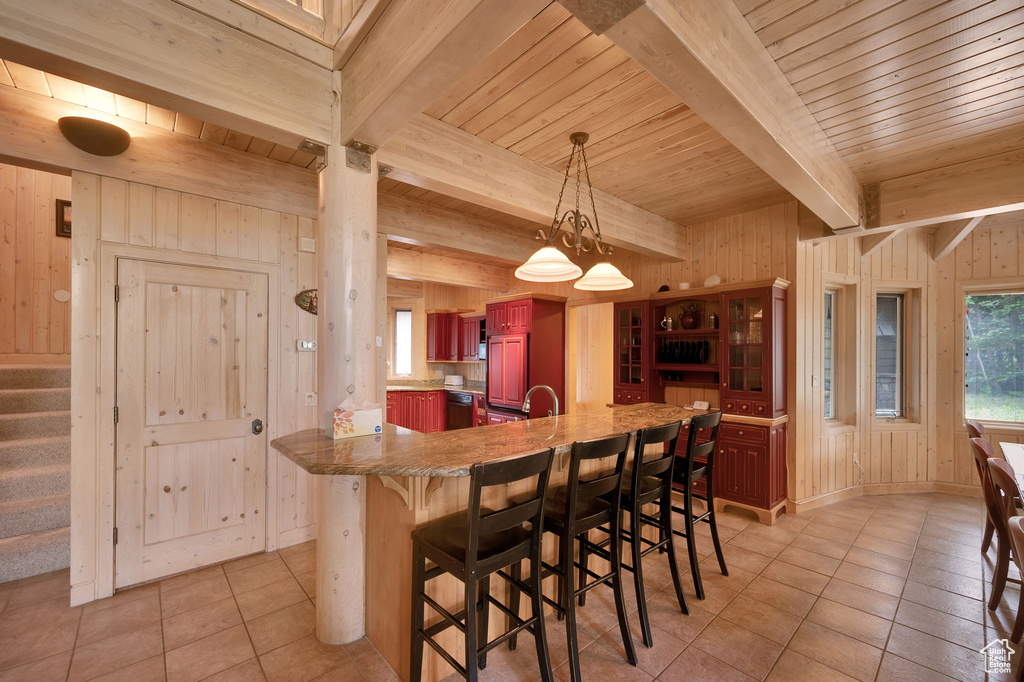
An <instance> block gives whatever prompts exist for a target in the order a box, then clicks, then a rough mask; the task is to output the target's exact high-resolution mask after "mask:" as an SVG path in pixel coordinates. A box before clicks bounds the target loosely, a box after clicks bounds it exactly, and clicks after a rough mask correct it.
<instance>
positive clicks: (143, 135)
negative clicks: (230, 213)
mask: <svg viewBox="0 0 1024 682" xmlns="http://www.w3.org/2000/svg"><path fill="white" fill-rule="evenodd" d="M62 116H87V117H90V118H100V119H103V120H106V121H109V122H111V123H114V124H116V125H118V126H120V127H121V128H123V129H125V130H127V131H128V133H129V134H131V136H132V143H131V146H129V147H128V150H127V151H125V152H124V153H123V154H119V155H118V156H94V155H92V154H87V153H85V152H83V151H81V150H80V149H78V148H77V147H74V146H73V145H72V144H71V143H70V142H68V141H67V140H66V139H64V136H63V135H62V134H61V132H60V130H59V129H58V127H57V119H59V118H61V117H62ZM0 159H4V160H5V161H11V162H13V163H19V164H23V165H28V166H32V167H35V168H41V169H44V170H53V171H57V172H61V171H64V172H66V171H67V170H79V171H85V172H87V173H96V174H97V175H106V176H109V177H112V178H118V179H121V180H129V181H132V182H140V183H144V184H147V185H155V186H157V187H166V188H168V189H174V190H178V191H181V192H189V193H192V194H199V195H202V196H207V197H213V198H216V199H224V200H227V201H236V202H238V203H242V204H246V205H250V206H259V207H260V208H268V209H272V210H275V211H283V212H286V213H295V214H297V215H301V216H305V217H308V218H316V217H317V196H318V195H317V178H316V175H315V174H314V173H313V172H312V171H309V170H306V169H305V168H299V167H298V166H293V165H291V164H287V163H282V162H280V161H271V160H270V159H264V158H261V157H259V156H256V155H255V154H247V153H245V152H243V151H238V150H236V149H231V148H230V147H226V146H224V145H220V144H213V143H210V142H204V141H202V140H199V139H196V138H193V137H189V136H188V135H182V134H181V133H174V132H170V131H166V130H163V129H161V128H158V127H157V126H151V125H147V124H145V123H138V122H136V121H133V120H131V119H129V118H125V117H119V116H112V115H109V114H104V113H102V112H99V111H97V110H95V109H86V108H85V107H82V106H79V105H77V104H70V103H68V102H62V101H60V100H56V99H53V98H51V97H46V96H44V95H37V94H35V93H32V92H28V91H27V90H19V89H15V88H12V87H8V86H0ZM197 170H198V171H201V172H198V173H197Z"/></svg>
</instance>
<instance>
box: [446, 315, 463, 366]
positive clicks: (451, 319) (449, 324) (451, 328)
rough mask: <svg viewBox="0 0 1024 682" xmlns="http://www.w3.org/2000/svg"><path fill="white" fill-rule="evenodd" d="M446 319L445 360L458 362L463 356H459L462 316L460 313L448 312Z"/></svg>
mask: <svg viewBox="0 0 1024 682" xmlns="http://www.w3.org/2000/svg"><path fill="white" fill-rule="evenodd" d="M444 321H445V333H444V337H445V338H444V341H445V346H444V347H445V350H444V357H443V358H442V359H443V360H447V361H448V362H457V361H458V360H461V359H462V358H460V357H459V332H460V331H461V325H460V324H459V323H460V322H461V321H462V318H461V317H459V314H458V313H446V314H445V316H444Z"/></svg>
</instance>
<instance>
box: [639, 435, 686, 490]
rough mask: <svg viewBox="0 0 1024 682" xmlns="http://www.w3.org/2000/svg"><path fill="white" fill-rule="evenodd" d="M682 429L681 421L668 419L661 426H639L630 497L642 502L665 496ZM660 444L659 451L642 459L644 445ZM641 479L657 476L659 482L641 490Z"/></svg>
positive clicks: (642, 486)
mask: <svg viewBox="0 0 1024 682" xmlns="http://www.w3.org/2000/svg"><path fill="white" fill-rule="evenodd" d="M682 428H683V423H682V422H681V421H677V422H672V423H671V424H666V425H664V426H656V427H653V428H650V429H641V430H640V431H638V432H637V436H636V447H635V448H634V451H633V477H632V480H631V481H630V489H631V490H632V491H633V495H634V499H635V500H637V504H638V505H642V504H645V503H646V501H647V500H648V499H651V500H654V499H658V498H659V497H665V498H666V499H667V497H668V495H669V493H670V491H671V487H672V469H673V466H674V465H675V460H676V445H677V444H678V442H679V432H680V431H681V430H682ZM659 444H664V445H665V448H664V450H663V452H660V453H658V454H656V455H653V454H652V455H651V456H648V457H646V458H645V456H644V452H645V450H646V449H647V446H648V445H659ZM643 479H657V480H658V481H659V482H660V484H659V485H658V486H657V487H656V488H654V489H650V490H649V492H647V493H641V492H640V491H641V490H643V489H644V488H645V487H648V488H649V486H644V485H641V481H642V480H643Z"/></svg>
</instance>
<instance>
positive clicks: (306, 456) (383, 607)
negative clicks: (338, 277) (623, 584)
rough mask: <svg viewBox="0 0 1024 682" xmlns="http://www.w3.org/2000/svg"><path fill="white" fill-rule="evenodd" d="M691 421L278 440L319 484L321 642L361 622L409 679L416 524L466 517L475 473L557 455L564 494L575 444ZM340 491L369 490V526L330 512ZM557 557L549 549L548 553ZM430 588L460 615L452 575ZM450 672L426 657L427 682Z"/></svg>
mask: <svg viewBox="0 0 1024 682" xmlns="http://www.w3.org/2000/svg"><path fill="white" fill-rule="evenodd" d="M693 415H694V412H693V411H692V410H687V409H684V408H681V407H675V406H671V405H660V404H657V405H656V404H651V403H644V404H639V405H630V406H623V407H613V408H608V409H605V410H602V411H599V412H587V413H580V414H572V415H559V416H555V417H545V418H540V419H530V420H525V421H520V422H515V423H508V424H500V425H495V426H486V427H481V428H474V429H462V430H458V431H445V432H441V433H429V434H428V433H419V432H416V431H411V430H409V429H404V428H401V427H396V426H392V425H390V424H385V425H384V428H383V433H381V434H380V435H374V436H362V437H359V438H350V439H344V440H333V439H330V438H327V437H326V436H324V434H323V431H322V430H320V429H307V430H305V431H299V432H296V433H293V434H290V435H287V436H283V437H281V438H278V439H276V440H274V441H273V442H272V443H271V445H272V446H273V447H274V448H275V449H276V450H278V451H279V452H281V453H282V454H283V455H285V456H286V457H288V458H289V459H291V460H292V461H293V462H295V463H296V464H297V465H299V466H300V467H302V468H303V469H305V470H306V471H308V472H309V473H310V474H313V475H316V476H320V477H322V478H321V479H320V485H319V486H318V488H319V492H320V494H321V495H322V499H321V500H320V502H319V506H318V510H319V513H318V517H317V523H318V529H317V531H318V532H317V537H318V540H317V595H316V604H317V636H318V637H319V638H320V639H321V640H323V641H326V642H328V643H332V644H336V643H339V642H338V638H337V637H336V636H335V635H333V634H332V633H334V632H335V631H336V630H337V622H336V621H337V620H338V619H339V618H344V619H346V621H347V622H346V626H347V631H349V632H351V629H352V626H353V622H356V623H363V622H364V623H365V633H366V635H367V637H368V638H369V639H370V641H372V642H373V644H374V645H375V646H376V647H377V649H378V651H380V652H381V654H382V655H383V656H384V658H385V659H386V660H387V661H388V663H389V664H390V665H391V667H392V668H394V669H395V671H396V672H398V674H399V676H401V677H402V679H408V670H409V630H410V598H411V595H410V592H411V587H410V585H411V563H412V559H411V554H412V543H411V541H410V539H409V534H410V532H411V531H412V529H413V528H415V527H416V526H417V525H420V524H422V523H426V522H428V521H431V520H433V519H436V518H440V517H444V516H448V515H450V514H454V513H457V512H460V511H464V510H465V509H466V507H467V505H468V500H469V478H468V477H469V473H470V469H471V467H472V466H473V464H476V463H478V462H486V461H488V460H491V459H497V458H501V457H509V456H514V455H521V454H527V453H530V452H536V451H537V450H541V449H544V448H554V449H555V455H556V457H555V465H554V470H553V471H552V478H551V484H552V485H557V484H559V483H561V482H563V481H564V478H565V475H566V473H565V468H566V460H567V456H568V453H569V451H570V450H571V448H572V443H573V442H574V441H577V440H589V439H592V438H600V437H602V436H609V435H614V434H620V433H628V432H632V431H635V430H637V429H642V428H648V427H652V426H660V425H663V424H667V423H671V422H673V421H677V420H680V421H682V422H683V423H684V424H685V423H689V420H690V418H691V417H692V416H693ZM595 466H600V463H596V464H595ZM339 484H342V486H343V487H345V488H349V489H351V488H355V489H358V487H359V486H360V485H362V486H364V488H365V496H366V505H365V510H364V519H365V520H362V519H352V518H341V512H340V511H339V510H338V509H334V508H333V507H332V503H331V500H334V499H338V490H337V487H338V486H339ZM332 486H334V487H333V488H332ZM488 492H489V493H491V494H492V495H495V496H498V497H496V498H489V499H485V500H484V502H485V504H488V503H489V504H498V505H500V504H503V503H504V498H505V497H507V496H509V495H514V494H517V493H518V492H520V490H519V489H517V488H516V487H514V486H513V487H510V488H508V489H507V490H502V491H498V490H489V491H488ZM339 509H347V510H349V511H347V512H344V513H345V514H347V515H351V509H352V506H351V505H350V504H342V505H341V506H340V507H339ZM334 512H337V513H334ZM353 533H358V534H360V536H361V538H365V541H364V543H363V545H361V549H362V550H363V556H364V557H365V559H364V563H363V566H362V567H355V569H354V568H353V566H352V561H353V559H354V557H353V552H352V548H353V535H352V534H353ZM552 549H553V548H552V547H545V554H546V555H547V554H548V553H549V552H551V550H552ZM346 567H347V568H346ZM358 568H362V569H363V570H357V569H358ZM364 575H365V580H364V578H363V576H364ZM432 583H433V584H432V585H431V586H430V590H429V592H430V594H431V596H433V597H434V599H437V600H438V601H440V602H441V603H442V604H445V605H446V606H452V607H454V605H455V604H456V603H457V602H458V598H459V597H458V595H460V594H461V589H460V588H459V586H458V583H457V582H456V581H455V580H454V579H453V578H451V577H450V576H444V577H442V578H439V579H437V580H434V581H432ZM361 591H362V593H363V594H364V595H365V621H362V620H361V618H360V615H362V614H358V613H353V612H352V611H353V609H358V608H359V607H361V606H362V605H363V603H364V602H363V600H362V599H358V598H356V597H357V596H358V594H359V593H360V592H361ZM495 592H498V590H495ZM499 594H500V593H499ZM455 610H457V609H455ZM428 618H429V616H428ZM492 620H494V621H495V623H494V626H493V633H497V632H498V631H499V630H500V628H502V627H503V626H504V618H495V619H492ZM356 627H357V626H356ZM493 633H492V634H493ZM447 634H449V639H448V640H447V641H446V642H445V645H446V646H447V647H448V648H449V651H450V652H452V653H453V654H454V655H455V656H456V658H460V657H462V656H463V655H464V653H463V651H462V646H461V642H460V641H459V640H458V638H457V637H456V636H455V632H454V630H452V631H450V632H449V633H447ZM449 672H451V669H450V668H449V667H448V666H447V664H446V663H444V661H443V660H442V659H441V658H440V657H439V656H437V655H436V654H435V653H434V652H432V651H430V650H429V649H428V650H427V655H426V656H425V658H424V679H425V680H436V679H441V678H442V677H444V676H445V675H447V674H448V673H449Z"/></svg>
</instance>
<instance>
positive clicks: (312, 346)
mask: <svg viewBox="0 0 1024 682" xmlns="http://www.w3.org/2000/svg"><path fill="white" fill-rule="evenodd" d="M295 349H296V350H299V351H302V352H304V353H312V352H313V351H315V350H316V341H312V340H310V339H299V340H298V341H296V342H295Z"/></svg>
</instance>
